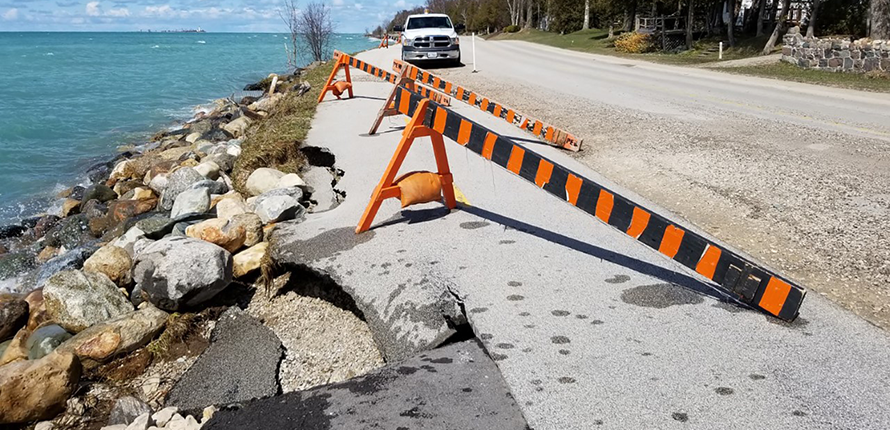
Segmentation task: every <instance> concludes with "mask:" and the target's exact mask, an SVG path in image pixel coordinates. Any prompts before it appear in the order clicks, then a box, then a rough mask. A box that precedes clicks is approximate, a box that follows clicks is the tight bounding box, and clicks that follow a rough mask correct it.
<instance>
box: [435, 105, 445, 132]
mask: <svg viewBox="0 0 890 430" xmlns="http://www.w3.org/2000/svg"><path fill="white" fill-rule="evenodd" d="M447 119H448V111H446V110H445V109H442V108H441V107H437V108H436V121H435V123H434V124H433V130H435V131H437V132H439V133H444V132H445V120H447Z"/></svg>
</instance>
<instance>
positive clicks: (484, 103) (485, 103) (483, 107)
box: [482, 99, 488, 110]
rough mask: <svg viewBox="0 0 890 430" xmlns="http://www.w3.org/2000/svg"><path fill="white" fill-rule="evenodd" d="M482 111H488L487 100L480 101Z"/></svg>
mask: <svg viewBox="0 0 890 430" xmlns="http://www.w3.org/2000/svg"><path fill="white" fill-rule="evenodd" d="M482 110H488V99H482Z"/></svg>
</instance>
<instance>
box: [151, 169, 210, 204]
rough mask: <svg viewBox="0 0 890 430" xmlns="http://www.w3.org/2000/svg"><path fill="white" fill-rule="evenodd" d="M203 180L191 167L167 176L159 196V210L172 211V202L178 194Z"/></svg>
mask: <svg viewBox="0 0 890 430" xmlns="http://www.w3.org/2000/svg"><path fill="white" fill-rule="evenodd" d="M204 179H206V178H204V176H202V175H201V174H200V173H198V172H197V171H196V170H195V169H193V168H191V167H183V168H180V169H178V170H176V171H175V172H173V173H170V174H169V175H167V184H166V185H165V186H164V188H163V194H161V204H160V206H161V208H162V209H164V210H166V211H168V210H170V209H173V202H174V201H175V200H176V198H177V196H179V193H181V192H183V191H185V190H187V189H189V187H191V186H192V184H194V183H195V182H200V181H203V180H204Z"/></svg>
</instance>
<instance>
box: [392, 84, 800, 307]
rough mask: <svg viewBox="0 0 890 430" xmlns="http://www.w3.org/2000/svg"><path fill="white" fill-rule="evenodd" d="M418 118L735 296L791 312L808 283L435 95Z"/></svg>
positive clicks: (413, 102) (406, 100) (404, 101)
mask: <svg viewBox="0 0 890 430" xmlns="http://www.w3.org/2000/svg"><path fill="white" fill-rule="evenodd" d="M423 99H424V98H423V97H422V96H421V95H420V94H417V93H415V92H411V91H409V90H408V89H406V88H398V89H397V91H396V94H395V99H394V107H395V109H397V110H398V112H399V113H402V114H404V115H408V116H413V115H414V113H415V110H416V109H417V106H418V103H419V102H420V101H421V100H423ZM424 125H425V126H426V127H429V128H431V129H432V130H434V131H435V132H438V133H441V134H442V135H444V136H445V137H447V138H449V139H451V140H453V141H455V142H457V143H458V144H460V145H462V146H464V147H465V148H467V149H469V150H470V151H472V152H474V153H476V154H478V155H481V156H482V157H483V158H485V159H488V160H490V161H492V162H494V163H495V164H497V165H499V166H501V167H503V168H505V169H507V170H509V171H510V172H512V173H514V174H516V175H518V176H519V177H521V178H523V179H525V180H527V181H529V182H531V183H534V184H535V185H536V186H538V187H540V188H541V189H543V190H544V191H547V192H548V193H550V194H552V195H553V196H555V197H557V198H559V199H560V200H564V201H566V202H568V203H569V204H571V205H573V206H575V207H577V208H579V209H581V210H582V211H584V212H587V213H588V214H590V215H593V216H594V217H596V218H598V219H599V220H601V221H602V222H604V223H607V224H609V225H611V226H612V227H614V228H616V229H618V230H620V231H622V232H624V233H625V234H627V235H629V236H631V237H633V238H634V239H636V240H638V241H640V242H642V243H643V244H644V245H646V246H648V247H650V248H652V249H654V250H657V251H658V252H660V253H662V254H664V255H666V256H668V257H669V258H671V259H673V260H674V261H677V262H678V263H680V264H682V265H684V266H686V267H688V268H690V269H693V270H695V271H696V272H698V273H699V274H700V275H702V276H704V277H705V278H707V279H709V280H711V281H713V282H714V283H715V284H716V286H717V287H718V288H719V289H721V290H722V291H724V292H725V293H727V294H728V295H730V296H731V297H734V298H735V299H736V300H738V301H740V302H742V303H746V304H748V305H751V306H753V307H756V308H758V309H760V310H762V311H764V312H766V313H768V314H770V315H773V316H776V317H778V318H780V319H782V320H785V321H792V320H794V318H796V317H797V314H798V311H799V309H800V306H801V303H802V302H803V298H804V296H805V295H806V290H805V289H804V288H802V287H800V286H798V285H795V284H794V283H793V282H791V281H790V280H788V279H785V278H782V277H781V276H779V275H777V274H776V273H773V272H772V271H770V270H769V269H767V268H765V267H763V266H762V265H760V264H758V263H755V262H753V261H750V260H748V259H747V258H745V257H743V256H741V255H739V254H737V253H735V252H733V251H732V250H729V249H726V248H725V247H722V246H721V245H718V244H716V243H714V242H713V241H711V240H709V239H708V238H705V237H703V236H701V235H699V234H697V233H695V232H693V231H691V230H690V229H688V228H686V227H683V226H682V225H680V224H679V223H675V222H673V221H671V220H669V219H667V218H665V217H663V216H661V215H659V214H657V213H655V212H653V211H651V210H649V209H646V208H645V207H643V206H642V205H639V204H637V203H634V202H633V201H631V200H630V199H628V198H625V197H623V196H621V195H619V194H617V193H615V192H614V191H612V190H609V189H608V188H606V187H604V186H602V185H600V184H598V183H596V182H594V181H592V180H590V179H587V178H585V177H583V176H581V175H579V174H577V173H575V172H572V171H571V170H569V169H566V168H565V167H562V166H560V165H558V164H556V163H554V162H552V161H550V160H548V159H547V158H544V157H543V156H541V155H539V154H537V153H535V152H532V151H530V150H528V149H526V148H524V147H522V146H521V145H519V144H517V143H515V142H513V141H512V140H510V139H509V138H507V137H504V136H500V135H498V134H497V133H495V132H493V131H491V130H488V129H486V128H485V127H483V126H481V125H479V124H477V123H474V122H473V121H471V120H469V119H467V118H465V117H463V116H461V115H459V114H457V113H456V112H454V111H452V110H450V109H448V108H447V107H445V106H442V105H439V104H437V103H434V102H432V101H431V102H430V103H429V104H428V108H427V112H426V118H425V120H424Z"/></svg>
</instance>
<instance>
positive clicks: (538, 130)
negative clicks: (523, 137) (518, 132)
mask: <svg viewBox="0 0 890 430" xmlns="http://www.w3.org/2000/svg"><path fill="white" fill-rule="evenodd" d="M543 127H544V124H541V121H535V128H534V129H532V132H533V133H535V135H540V134H541V129H542V128H543Z"/></svg>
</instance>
